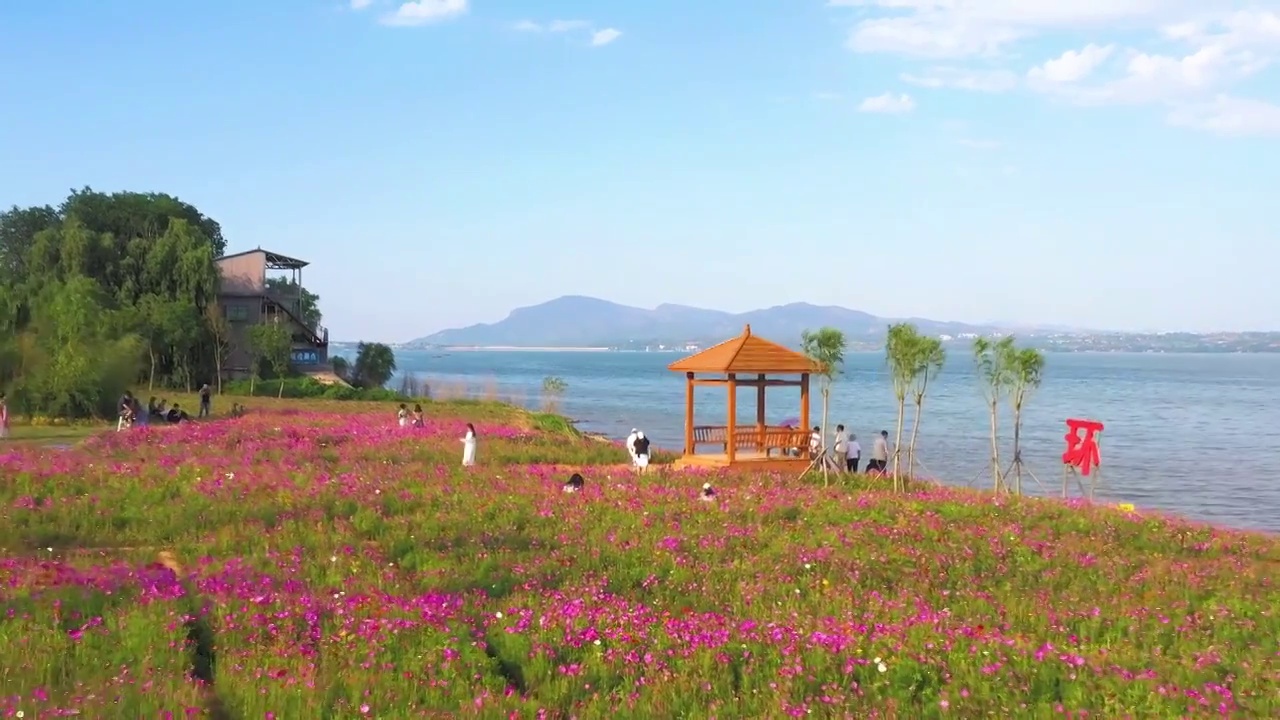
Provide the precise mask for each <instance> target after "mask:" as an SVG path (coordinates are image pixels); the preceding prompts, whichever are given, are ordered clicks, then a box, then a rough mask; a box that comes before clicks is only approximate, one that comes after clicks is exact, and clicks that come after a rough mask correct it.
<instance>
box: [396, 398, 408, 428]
mask: <svg viewBox="0 0 1280 720" xmlns="http://www.w3.org/2000/svg"><path fill="white" fill-rule="evenodd" d="M396 421H397V422H398V423H400V427H408V426H409V408H408V407H407V406H406V405H405V404H404V403H400V409H399V410H398V411H396Z"/></svg>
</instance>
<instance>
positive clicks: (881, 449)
mask: <svg viewBox="0 0 1280 720" xmlns="http://www.w3.org/2000/svg"><path fill="white" fill-rule="evenodd" d="M888 467H889V431H888V430H881V431H880V437H878V438H876V441H875V444H874V445H872V446H871V461H870V462H868V463H867V472H871V471H873V470H875V471H878V472H884V471H885V470H886V469H887V468H888Z"/></svg>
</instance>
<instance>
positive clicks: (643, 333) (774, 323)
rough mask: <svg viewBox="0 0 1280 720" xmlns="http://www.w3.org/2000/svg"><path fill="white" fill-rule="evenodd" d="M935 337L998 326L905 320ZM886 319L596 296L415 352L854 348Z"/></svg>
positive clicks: (825, 310) (514, 315)
mask: <svg viewBox="0 0 1280 720" xmlns="http://www.w3.org/2000/svg"><path fill="white" fill-rule="evenodd" d="M908 320H910V321H911V322H914V323H915V324H916V325H917V326H918V327H919V328H920V330H921V332H924V333H927V334H931V335H961V334H964V333H984V332H990V331H992V330H994V329H995V328H993V327H987V326H979V325H967V324H965V323H956V322H940V321H937V320H926V319H917V318H908ZM896 321H897V320H890V319H888V318H881V317H876V316H875V315H871V314H869V313H865V312H861V311H859V310H849V309H847V308H842V307H835V306H818V305H810V304H808V303H791V304H790V305H778V306H776V307H771V308H765V309H762V310H752V311H750V312H745V313H728V312H723V311H720V310H706V309H703V308H695V307H688V306H686V305H667V304H664V305H659V306H658V307H656V308H654V309H652V310H645V309H643V308H637V307H630V306H627V305H619V304H618V303H613V302H609V301H607V300H600V299H597V298H591V297H583V296H580V295H569V296H565V297H561V298H556V299H555V300H551V301H549V302H545V303H542V304H540V305H534V306H532V307H523V308H518V309H516V310H512V311H511V314H510V315H508V316H507V318H506V319H505V320H502V321H500V322H496V323H490V324H484V323H482V324H479V325H471V326H469V327H464V328H457V329H453V330H442V331H440V332H438V333H434V334H432V335H428V336H426V337H423V338H418V339H416V340H412V341H410V342H409V343H406V345H407V346H410V347H422V346H460V347H496V346H507V347H635V346H645V345H659V344H661V345H683V344H685V343H696V344H699V345H703V346H705V345H708V344H711V343H716V342H720V341H721V340H726V339H728V338H730V337H733V336H734V335H737V334H738V333H740V332H742V326H743V325H746V324H748V323H749V324H750V325H751V331H752V332H753V333H756V334H759V335H761V336H763V337H766V338H770V339H772V340H776V341H777V342H781V343H785V344H796V343H799V341H800V333H801V332H802V331H804V330H805V329H817V328H820V327H826V326H830V327H834V328H838V329H840V330H843V331H844V332H845V333H846V334H847V335H848V336H849V340H850V341H852V342H876V341H878V340H880V339H882V338H883V337H884V332H885V328H886V326H888V325H889V324H890V323H891V322H896Z"/></svg>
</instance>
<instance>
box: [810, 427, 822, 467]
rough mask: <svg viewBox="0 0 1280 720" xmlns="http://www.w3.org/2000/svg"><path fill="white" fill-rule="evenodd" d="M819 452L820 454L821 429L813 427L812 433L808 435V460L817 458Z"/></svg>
mask: <svg viewBox="0 0 1280 720" xmlns="http://www.w3.org/2000/svg"><path fill="white" fill-rule="evenodd" d="M820 452H822V428H820V427H818V426H817V425H814V426H813V432H812V433H811V434H810V435H809V459H810V460H813V459H814V458H816V457H818V453H820Z"/></svg>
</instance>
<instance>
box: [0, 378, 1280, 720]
mask: <svg viewBox="0 0 1280 720" xmlns="http://www.w3.org/2000/svg"><path fill="white" fill-rule="evenodd" d="M171 399H172V398H171ZM357 407H364V408H365V410H366V411H367V412H365V413H364V414H361V413H357V412H353V408H357ZM393 408H394V405H390V406H388V405H385V404H373V405H369V406H360V405H357V404H352V403H333V402H330V403H325V402H323V401H305V402H300V401H286V402H284V403H276V402H275V401H273V400H265V399H264V400H263V401H262V402H261V404H259V405H257V406H256V407H255V405H254V404H253V403H252V402H251V403H250V414H249V415H248V416H246V417H245V418H243V419H241V420H239V421H236V422H230V423H208V424H206V423H194V424H192V425H190V426H189V427H186V428H166V429H164V430H158V429H157V430H156V431H153V432H147V433H106V434H104V436H103V437H101V438H99V439H95V440H93V441H92V442H91V443H89V444H87V445H85V446H83V447H81V448H77V449H74V450H72V451H70V452H58V453H53V452H43V451H39V450H38V449H29V450H24V451H22V452H20V453H18V454H17V455H16V456H15V455H8V456H6V457H5V458H4V459H3V460H2V462H3V463H4V464H3V465H0V547H2V548H8V550H6V551H0V658H4V662H3V663H0V717H14V716H15V713H16V712H17V711H19V710H21V711H23V712H24V714H25V717H57V716H59V713H61V712H66V711H71V710H75V711H78V713H79V716H80V717H103V718H106V717H165V716H166V715H165V713H173V714H174V716H178V717H180V716H183V714H184V713H185V712H188V711H191V712H194V713H203V712H205V711H207V709H208V708H210V707H213V706H214V705H217V706H220V707H224V708H225V709H226V712H227V713H228V716H229V717H232V718H262V717H267V716H268V715H269V714H274V716H275V717H277V718H280V720H284V718H312V717H314V718H356V717H377V718H392V719H397V718H410V717H465V718H477V719H480V718H508V717H517V718H533V717H547V718H569V717H579V718H594V717H617V718H645V719H648V718H673V719H677V718H699V719H701V718H708V717H712V716H714V717H717V718H720V719H721V720H728V719H730V718H774V717H788V716H796V717H815V718H819V717H820V718H842V717H853V718H876V717H879V718H948V717H955V718H970V717H974V718H977V717H997V718H1019V719H1020V718H1034V719H1038V718H1063V717H1084V715H1083V714H1082V713H1085V712H1087V713H1088V717H1092V718H1112V717H1115V718H1123V717H1136V718H1166V717H1171V718H1172V717H1200V716H1203V717H1222V716H1227V717H1259V718H1262V717H1277V716H1280V696H1278V694H1277V690H1278V688H1280V663H1277V656H1276V646H1275V638H1276V637H1277V636H1280V593H1277V592H1276V588H1275V580H1274V571H1275V569H1276V568H1277V567H1280V542H1277V539H1276V538H1274V537H1271V536H1264V535H1259V534H1250V533H1240V532H1232V531H1227V530H1221V529H1215V528H1210V527H1205V526H1202V525H1196V524H1191V523H1187V522H1183V521H1181V520H1178V519H1171V518H1165V517H1161V516H1157V515H1150V514H1145V513H1143V512H1127V511H1123V510H1120V509H1117V508H1112V507H1106V506H1089V505H1087V504H1084V503H1071V504H1067V503H1061V502H1056V501H1047V500H1037V499H1029V498H1013V497H1000V498H994V499H993V498H992V497H991V496H989V495H987V494H982V493H976V492H969V491H962V490H954V489H946V488H940V487H936V486H933V485H928V484H920V485H918V486H915V487H913V489H912V491H911V492H910V493H893V492H890V491H888V490H887V489H886V487H885V484H884V483H883V482H878V481H874V480H871V479H868V478H865V477H862V476H855V477H852V478H846V477H842V478H841V482H840V483H839V484H838V485H833V486H831V487H823V486H822V482H821V480H820V479H818V478H801V479H797V478H793V477H782V476H776V475H762V476H754V475H729V476H718V477H713V478H710V479H711V481H712V482H714V483H715V484H716V487H717V489H718V490H719V492H720V495H719V500H718V501H717V502H715V503H704V502H701V501H699V500H698V499H697V498H698V492H699V488H700V486H701V484H702V483H703V482H704V481H705V480H707V479H708V478H707V477H706V476H702V475H697V474H694V475H682V474H676V473H669V472H668V470H667V469H665V468H661V467H659V468H656V469H655V471H654V472H653V473H651V474H650V475H647V476H636V475H632V474H631V473H627V472H619V471H618V469H617V468H616V464H617V463H618V462H619V460H625V452H623V451H622V450H621V449H620V448H618V447H617V446H616V445H610V444H606V443H600V442H597V441H593V440H590V439H587V438H576V437H571V436H569V435H568V434H567V431H566V429H565V428H566V425H565V424H562V423H558V422H556V421H554V420H552V419H550V418H545V417H541V416H539V415H538V414H529V413H526V412H524V411H520V410H516V409H513V408H503V407H501V406H496V405H487V404H483V403H441V404H432V407H431V408H430V411H431V413H432V417H433V418H435V420H434V421H433V422H431V423H428V427H427V428H420V429H416V430H405V429H401V428H398V427H397V426H396V425H395V420H394V413H393V412H392V409H393ZM217 409H218V405H216V404H215V410H217ZM450 413H452V414H450ZM467 421H473V422H476V423H477V426H478V428H479V429H480V431H481V438H482V441H481V444H480V449H479V456H478V457H479V465H478V466H476V467H473V468H465V469H464V468H461V467H459V460H460V453H461V443H460V442H459V440H460V435H461V428H462V425H463V423H465V422H467ZM517 428H518V429H517ZM566 465H570V466H573V468H575V469H577V470H578V471H580V472H581V473H582V474H583V475H584V476H585V477H586V480H587V486H586V489H585V491H584V492H582V493H581V494H578V495H565V494H563V493H561V492H560V484H561V483H562V482H563V481H564V479H565V476H566V475H567V474H568V472H570V471H571V469H570V468H568V467H565V466H566ZM162 548H163V549H168V550H173V551H175V552H176V553H177V555H178V556H179V558H181V559H182V560H184V561H185V565H186V567H185V568H184V569H183V570H182V573H181V575H182V579H183V580H184V581H187V584H186V585H180V584H176V583H175V582H174V576H173V575H171V574H169V573H168V571H166V570H162V569H159V568H157V567H155V566H154V563H153V560H154V559H155V557H156V551H157V550H159V549H162ZM196 671H198V673H199V674H200V675H202V676H204V677H207V678H209V679H210V680H211V681H212V685H211V686H203V685H196V684H194V683H193V682H192V681H190V680H189V679H188V676H189V674H191V673H193V672H196ZM540 713H541V714H540Z"/></svg>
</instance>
